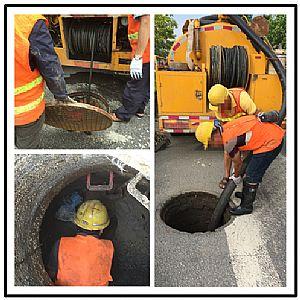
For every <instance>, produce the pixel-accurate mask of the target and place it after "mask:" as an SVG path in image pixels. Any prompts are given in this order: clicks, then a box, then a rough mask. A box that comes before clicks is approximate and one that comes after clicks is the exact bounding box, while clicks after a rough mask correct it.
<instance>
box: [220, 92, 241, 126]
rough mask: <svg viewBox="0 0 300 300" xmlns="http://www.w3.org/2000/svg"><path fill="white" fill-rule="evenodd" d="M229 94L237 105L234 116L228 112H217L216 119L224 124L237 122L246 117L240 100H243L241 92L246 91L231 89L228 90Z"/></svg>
mask: <svg viewBox="0 0 300 300" xmlns="http://www.w3.org/2000/svg"><path fill="white" fill-rule="evenodd" d="M228 90H229V93H230V94H231V95H232V96H233V99H234V101H235V103H236V106H235V107H234V108H233V114H232V113H228V111H226V112H225V111H222V110H221V112H220V113H218V112H216V117H217V119H218V120H220V121H222V122H230V121H232V120H235V119H237V118H239V117H241V116H243V115H245V112H244V111H243V110H242V108H241V106H240V99H241V92H243V91H245V90H244V89H243V88H231V89H228Z"/></svg>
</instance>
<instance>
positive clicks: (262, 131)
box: [222, 115, 285, 154]
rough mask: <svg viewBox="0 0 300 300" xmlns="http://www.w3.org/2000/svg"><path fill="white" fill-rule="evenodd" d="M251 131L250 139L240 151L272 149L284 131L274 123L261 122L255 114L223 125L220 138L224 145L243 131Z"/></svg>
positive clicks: (280, 140) (279, 140) (255, 151)
mask: <svg viewBox="0 0 300 300" xmlns="http://www.w3.org/2000/svg"><path fill="white" fill-rule="evenodd" d="M247 132H251V137H250V140H249V141H248V142H247V144H246V145H245V146H242V147H239V150H241V151H248V150H251V151H253V154H258V153H263V152H268V151H272V150H273V149H275V148H277V147H278V146H279V145H280V144H281V142H282V139H283V137H284V134H285V131H284V130H283V129H282V128H281V127H279V126H278V125H276V124H274V123H263V122H260V121H259V120H258V118H257V117H256V116H253V115H251V116H243V117H240V118H238V119H236V120H233V121H231V122H228V123H226V124H224V125H223V133H222V139H223V144H224V145H225V144H226V143H228V142H229V141H230V140H232V139H233V138H235V137H238V136H240V135H242V134H244V133H247Z"/></svg>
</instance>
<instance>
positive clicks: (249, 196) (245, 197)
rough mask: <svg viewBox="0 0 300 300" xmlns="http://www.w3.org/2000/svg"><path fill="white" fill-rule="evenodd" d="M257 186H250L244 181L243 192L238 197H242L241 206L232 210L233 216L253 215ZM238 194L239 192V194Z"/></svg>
mask: <svg viewBox="0 0 300 300" xmlns="http://www.w3.org/2000/svg"><path fill="white" fill-rule="evenodd" d="M257 188H258V183H257V184H249V183H247V182H246V180H245V179H244V182H243V191H242V192H241V194H240V193H239V194H238V195H236V196H241V197H238V198H241V204H240V205H239V206H237V207H235V208H231V209H230V213H231V214H233V215H246V214H251V213H252V211H253V202H254V200H255V197H256V191H257ZM237 193H238V192H237Z"/></svg>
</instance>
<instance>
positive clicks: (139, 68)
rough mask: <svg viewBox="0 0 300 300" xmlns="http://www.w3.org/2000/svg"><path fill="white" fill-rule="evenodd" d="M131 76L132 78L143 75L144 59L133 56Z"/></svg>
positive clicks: (139, 77)
mask: <svg viewBox="0 0 300 300" xmlns="http://www.w3.org/2000/svg"><path fill="white" fill-rule="evenodd" d="M130 76H131V78H132V79H136V80H138V79H141V78H142V77H143V59H142V58H135V57H134V58H133V59H132V61H131V64H130Z"/></svg>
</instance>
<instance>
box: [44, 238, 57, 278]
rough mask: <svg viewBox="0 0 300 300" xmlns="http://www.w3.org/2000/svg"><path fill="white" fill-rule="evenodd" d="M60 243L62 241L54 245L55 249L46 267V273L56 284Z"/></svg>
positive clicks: (52, 250) (53, 248)
mask: <svg viewBox="0 0 300 300" xmlns="http://www.w3.org/2000/svg"><path fill="white" fill-rule="evenodd" d="M59 242H60V240H58V241H57V242H55V244H54V245H53V247H52V249H51V251H50V256H49V260H48V263H47V265H46V271H47V273H48V275H49V277H50V278H51V280H52V281H53V282H55V280H56V277H57V271H58V249H59Z"/></svg>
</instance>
